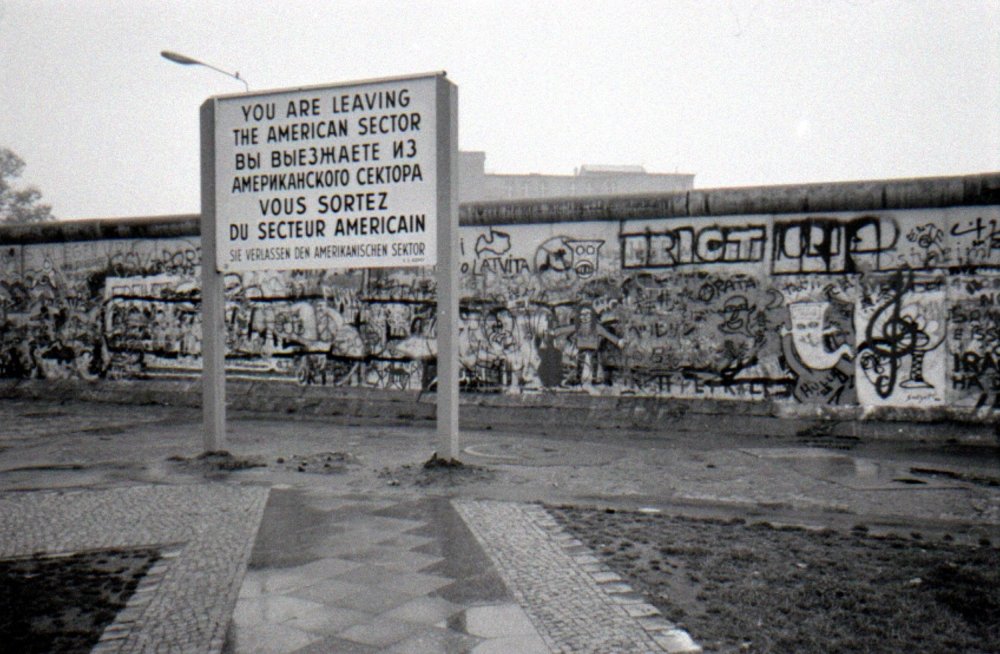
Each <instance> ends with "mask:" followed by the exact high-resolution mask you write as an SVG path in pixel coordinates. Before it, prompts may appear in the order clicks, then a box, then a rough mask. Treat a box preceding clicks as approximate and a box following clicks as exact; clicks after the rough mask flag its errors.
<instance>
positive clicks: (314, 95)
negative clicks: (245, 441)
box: [201, 73, 459, 459]
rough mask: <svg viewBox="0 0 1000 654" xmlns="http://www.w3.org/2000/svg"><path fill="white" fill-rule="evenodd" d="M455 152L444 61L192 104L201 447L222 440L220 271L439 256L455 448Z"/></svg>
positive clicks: (449, 452)
mask: <svg viewBox="0 0 1000 654" xmlns="http://www.w3.org/2000/svg"><path fill="white" fill-rule="evenodd" d="M457 162H458V89H457V88H456V87H455V85H454V84H452V83H451V82H449V81H448V80H447V79H446V78H445V75H444V73H435V74H431V75H413V76H409V77H398V78H392V79H381V80H375V81H371V82H353V83H348V84H338V85H333V86H324V87H315V88H298V89H283V90H279V91H271V92H265V93H255V94H250V93H247V94H241V95H231V96H222V97H214V98H209V99H208V100H206V101H205V102H204V103H203V104H202V105H201V243H202V253H201V312H202V319H201V331H202V338H201V341H202V342H201V346H202V347H201V349H202V414H203V422H204V436H205V449H206V451H213V450H220V449H225V444H226V372H225V363H226V331H227V325H226V311H225V306H226V294H225V275H226V273H229V272H244V271H254V270H295V269H337V268H374V267H385V266H394V267H395V266H431V265H435V266H436V267H437V269H436V278H437V288H436V294H437V322H436V326H437V334H436V335H437V339H436V340H437V432H438V441H439V444H440V452H441V454H442V455H443V456H444V458H451V459H454V458H455V457H457V456H458V451H459V425H458V367H459V365H458V320H459V317H458V164H457Z"/></svg>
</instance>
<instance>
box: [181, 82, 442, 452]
mask: <svg viewBox="0 0 1000 654" xmlns="http://www.w3.org/2000/svg"><path fill="white" fill-rule="evenodd" d="M446 75H447V74H446V73H445V72H443V71H441V72H434V73H425V74H418V75H405V76H397V77H384V78H374V79H369V80H360V81H352V82H344V83H336V84H330V85H321V86H308V87H292V88H287V89H276V90H270V91H262V92H254V93H238V94H226V95H219V96H212V97H210V98H208V99H207V100H205V102H204V103H203V104H202V105H201V109H200V128H201V129H200V132H201V238H202V247H201V255H202V261H201V281H202V298H201V305H202V306H201V312H202V362H203V364H202V366H203V367H202V418H203V438H204V440H203V442H204V448H205V450H206V451H218V450H224V449H225V447H226V440H227V439H226V379H225V351H226V325H225V275H226V274H227V272H233V271H232V270H228V269H229V268H230V267H229V266H227V265H225V264H224V263H223V262H222V261H221V259H222V257H223V256H224V254H225V253H224V252H223V243H222V242H221V240H222V239H221V238H220V220H219V210H220V207H219V197H218V194H217V190H218V180H219V166H220V161H219V154H220V153H219V151H218V150H219V148H218V145H217V135H218V127H219V125H218V123H217V121H218V118H219V103H220V102H239V101H243V102H246V101H251V100H253V99H254V98H257V97H266V96H274V95H279V94H293V93H306V92H315V93H320V92H329V91H334V90H339V89H347V88H355V87H365V86H373V85H385V84H392V83H397V82H406V81H410V80H413V81H418V80H419V81H420V82H421V83H423V82H424V81H425V80H428V79H432V80H433V102H434V115H433V117H432V118H433V124H434V129H435V134H434V140H435V143H434V148H435V153H434V161H433V171H429V174H432V175H433V176H434V179H433V180H432V184H431V185H430V186H432V187H433V189H432V191H433V198H434V201H435V203H436V207H435V208H434V213H435V214H436V215H435V216H434V220H435V224H434V226H433V227H432V228H431V229H428V230H427V231H428V232H433V233H432V234H429V235H428V237H429V238H433V239H435V241H436V242H435V243H434V246H435V247H434V252H435V259H436V261H435V262H434V265H436V271H435V274H436V280H437V321H436V325H437V347H438V352H437V393H436V395H437V441H438V455H439V456H443V457H444V458H449V459H457V458H458V453H459V446H460V442H459V423H458V407H459V395H458V332H459V311H458V306H459V301H458V293H459V285H458V269H459V265H460V262H459V246H458V243H459V240H458V89H457V87H456V86H455V84H453V83H452V82H451V81H450V80H448V79H447V77H446ZM222 233H223V234H225V231H224V229H223V231H222ZM406 265H407V264H398V263H393V264H385V263H383V264H381V266H383V267H384V266H391V267H406ZM408 265H410V266H413V265H417V266H427V265H431V262H429V261H422V262H419V263H412V264H408ZM366 267H373V266H366V265H364V264H361V265H355V266H350V267H348V266H341V267H340V269H350V268H355V269H357V268H366ZM307 268H312V269H331V268H330V267H326V266H323V267H320V266H308V267H307ZM261 269H266V270H296V269H301V268H299V267H297V266H289V267H283V266H273V267H267V268H253V270H261ZM334 269H337V268H336V267H334ZM240 270H242V269H240ZM248 270H249V269H248Z"/></svg>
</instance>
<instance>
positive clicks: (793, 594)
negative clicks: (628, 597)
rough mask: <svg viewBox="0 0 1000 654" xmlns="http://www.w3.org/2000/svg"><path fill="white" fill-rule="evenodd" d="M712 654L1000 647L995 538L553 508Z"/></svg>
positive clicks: (999, 556)
mask: <svg viewBox="0 0 1000 654" xmlns="http://www.w3.org/2000/svg"><path fill="white" fill-rule="evenodd" d="M550 508H551V510H552V512H553V514H554V515H556V516H557V519H559V520H560V522H561V523H562V524H563V526H564V528H565V529H567V530H568V531H569V532H571V533H573V534H574V535H575V536H576V537H578V538H580V539H581V540H582V541H583V542H584V543H586V544H587V545H589V546H590V547H591V548H592V549H593V550H594V552H595V553H596V554H597V556H599V557H601V558H602V559H603V560H604V562H605V563H606V564H607V565H608V566H609V567H610V568H611V569H612V570H614V571H615V572H617V573H619V574H620V575H622V576H623V577H625V578H626V579H628V581H629V582H630V583H631V584H632V585H633V587H634V588H636V589H637V590H639V591H640V592H642V593H643V594H645V595H646V596H647V597H648V598H649V600H650V602H651V603H653V604H654V605H655V606H657V608H659V609H660V610H661V611H662V612H663V614H664V615H665V616H667V617H668V618H669V619H671V620H672V621H674V622H676V623H677V624H679V625H680V626H682V627H683V628H685V629H687V630H688V631H689V632H690V633H692V634H695V635H696V637H697V639H698V641H699V643H700V644H701V645H702V646H703V647H704V648H705V651H708V652H760V653H765V652H766V653H778V652H782V653H785V652H845V653H846V652H873V653H878V652H885V653H886V654H889V653H896V652H928V653H931V652H1000V548H998V547H996V546H994V545H992V544H991V543H989V541H987V540H983V541H982V542H981V543H979V544H976V545H967V544H959V543H956V542H955V541H954V539H953V537H950V536H949V535H948V534H945V535H944V536H943V537H941V538H940V539H939V540H934V541H930V540H928V539H926V538H924V536H923V535H922V534H920V533H919V532H912V533H911V534H909V535H907V536H906V537H902V536H895V537H893V538H887V537H874V536H870V535H869V534H868V530H867V528H865V527H864V526H862V525H858V526H856V527H855V528H854V529H853V530H851V531H849V532H847V533H842V532H838V531H834V530H832V529H823V530H809V529H804V528H800V527H794V526H784V527H777V526H774V525H772V524H770V523H766V522H760V523H748V522H746V521H744V520H742V519H732V520H712V519H698V518H685V517H671V516H667V515H656V514H644V513H638V512H622V511H614V510H599V509H583V508H579V507H571V506H570V507H567V506H564V507H558V508H554V507H550Z"/></svg>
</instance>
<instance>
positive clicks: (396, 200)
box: [214, 74, 447, 272]
mask: <svg viewBox="0 0 1000 654" xmlns="http://www.w3.org/2000/svg"><path fill="white" fill-rule="evenodd" d="M444 84H447V81H446V80H445V79H444V76H443V74H432V75H422V76H413V77H403V78H393V79H383V80H376V81H371V82H357V83H349V84H343V85H334V86H324V87H316V88H301V89H287V90H280V91H274V92H267V93H260V94H241V95H236V96H225V97H220V98H217V99H216V101H215V102H216V105H215V130H214V139H215V162H216V165H215V211H216V222H215V225H216V248H217V250H216V256H217V259H216V261H217V266H218V270H219V271H221V272H239V271H249V270H292V269H320V268H322V269H342V268H375V267H386V266H429V265H434V264H436V263H437V244H436V238H435V236H436V231H435V230H436V221H437V219H438V215H439V206H438V202H439V194H438V180H437V174H438V157H439V153H438V151H437V149H438V146H439V138H438V137H439V135H438V134H437V132H438V129H439V124H438V114H439V113H441V112H442V111H444V112H446V111H447V108H444V109H442V107H441V105H440V104H439V103H440V102H442V101H443V100H442V99H446V98H447V94H442V93H441V92H440V88H441V86H442V85H444Z"/></svg>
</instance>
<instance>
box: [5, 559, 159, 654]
mask: <svg viewBox="0 0 1000 654" xmlns="http://www.w3.org/2000/svg"><path fill="white" fill-rule="evenodd" d="M158 558H159V553H158V552H157V551H156V550H153V549H135V550H108V551H100V552H81V553H78V554H73V555H70V556H60V557H33V558H25V559H9V560H5V561H0V650H2V651H5V652H19V653H22V652H23V653H25V654H30V653H34V652H38V653H42V652H53V653H55V652H59V653H68V652H89V651H90V650H91V648H93V646H94V645H95V644H96V643H97V641H98V639H99V638H100V637H101V634H102V633H103V632H104V629H105V628H106V627H107V626H108V625H109V624H111V622H112V621H113V620H114V618H115V615H117V614H118V611H120V610H121V609H122V608H123V607H124V606H125V604H126V602H128V598H129V597H131V596H132V593H133V592H135V588H136V586H137V585H138V583H139V580H140V579H141V578H142V577H143V575H145V574H146V572H147V571H148V570H149V568H150V566H152V565H153V563H154V562H155V561H156V560H157V559H158Z"/></svg>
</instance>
